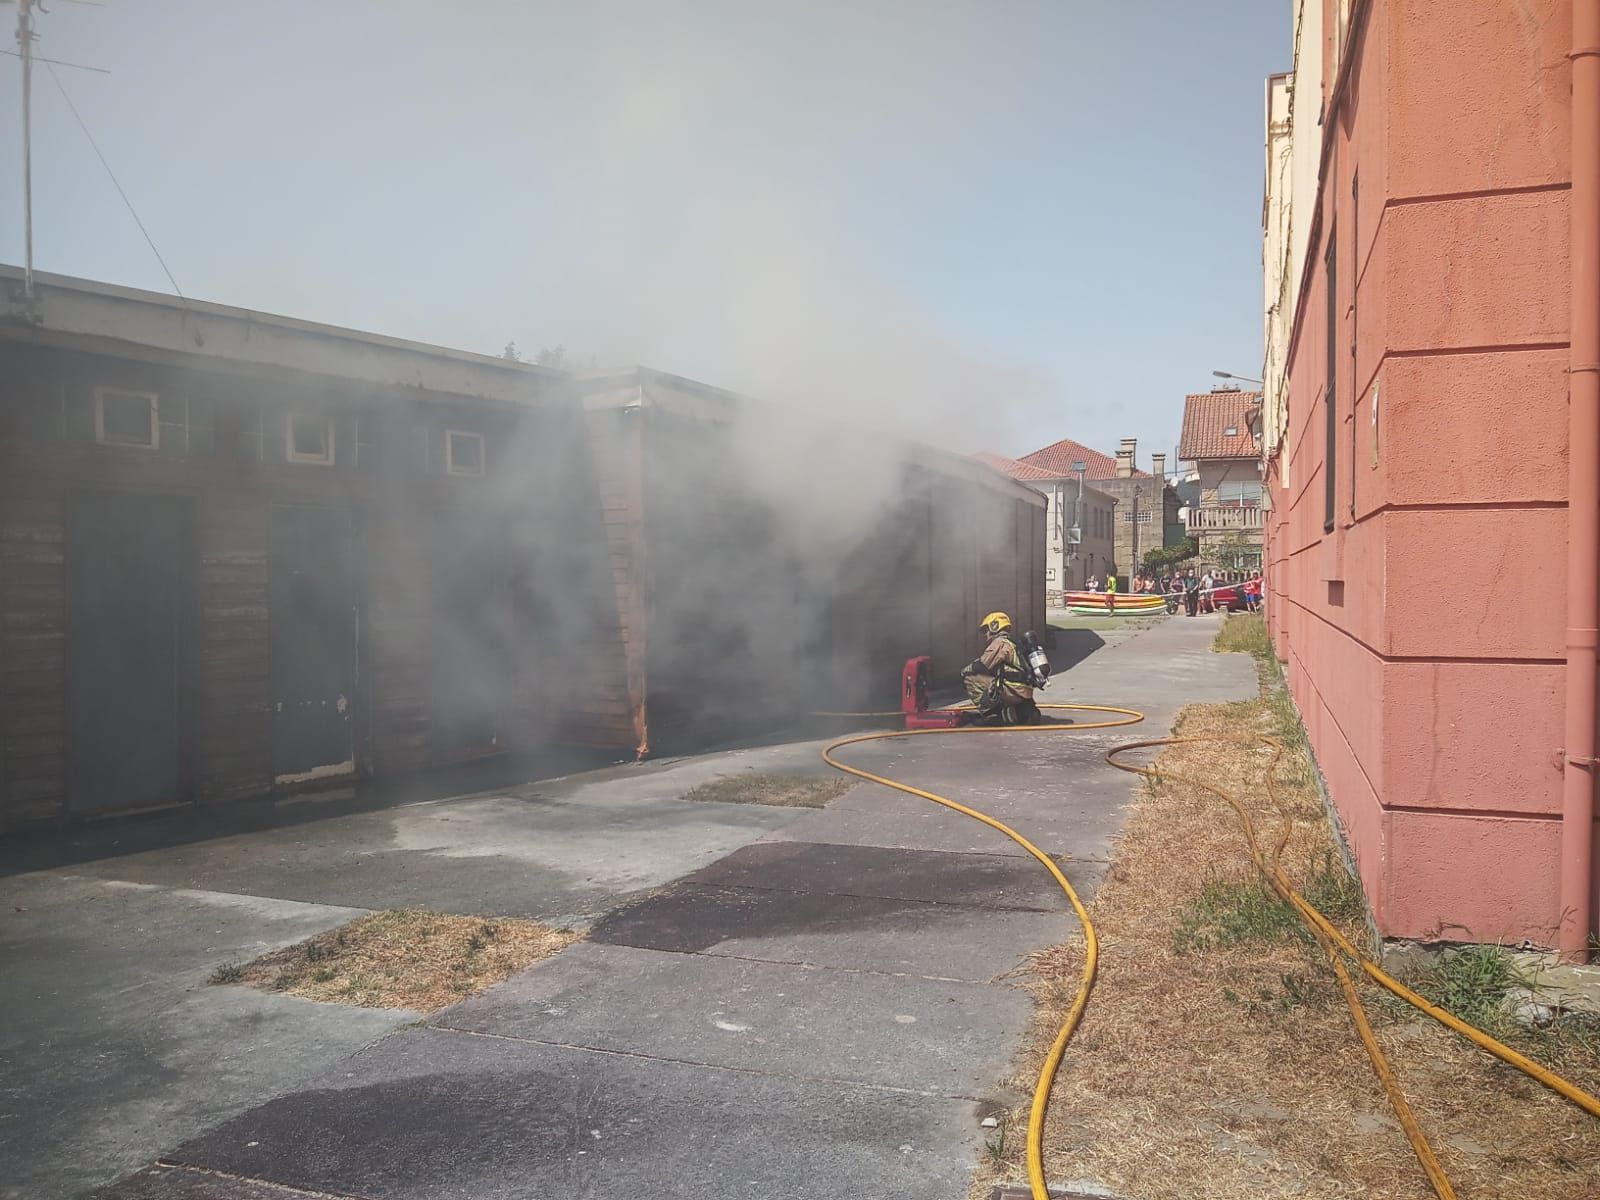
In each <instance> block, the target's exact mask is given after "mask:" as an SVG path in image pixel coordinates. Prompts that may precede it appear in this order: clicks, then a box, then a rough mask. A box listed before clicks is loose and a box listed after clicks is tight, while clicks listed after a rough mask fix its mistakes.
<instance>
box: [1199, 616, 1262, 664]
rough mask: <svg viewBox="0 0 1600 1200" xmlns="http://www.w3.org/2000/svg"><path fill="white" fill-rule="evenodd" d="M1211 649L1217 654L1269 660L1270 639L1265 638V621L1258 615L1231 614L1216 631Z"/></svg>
mask: <svg viewBox="0 0 1600 1200" xmlns="http://www.w3.org/2000/svg"><path fill="white" fill-rule="evenodd" d="M1211 648H1212V649H1213V650H1215V651H1217V652H1218V653H1219V654H1252V655H1254V656H1255V657H1256V658H1262V659H1265V658H1271V657H1273V654H1272V639H1271V638H1270V637H1268V636H1267V620H1266V618H1265V617H1263V616H1262V615H1261V614H1260V613H1233V614H1231V615H1230V616H1229V617H1228V619H1227V620H1226V621H1224V622H1223V623H1222V628H1221V629H1219V630H1217V636H1216V640H1215V641H1213V642H1212V643H1211Z"/></svg>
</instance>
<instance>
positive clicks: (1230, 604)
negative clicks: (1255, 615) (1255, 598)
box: [1211, 583, 1250, 612]
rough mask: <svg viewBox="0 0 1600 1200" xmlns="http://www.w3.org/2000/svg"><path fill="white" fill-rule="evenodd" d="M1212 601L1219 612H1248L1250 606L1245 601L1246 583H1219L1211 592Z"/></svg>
mask: <svg viewBox="0 0 1600 1200" xmlns="http://www.w3.org/2000/svg"><path fill="white" fill-rule="evenodd" d="M1211 603H1212V604H1213V605H1215V606H1216V610H1217V611H1218V612H1248V611H1249V609H1250V606H1249V605H1248V604H1246V603H1245V601H1244V584H1242V583H1219V584H1217V585H1216V588H1215V590H1214V591H1213V592H1212V593H1211Z"/></svg>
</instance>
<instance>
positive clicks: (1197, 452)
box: [1178, 388, 1262, 571]
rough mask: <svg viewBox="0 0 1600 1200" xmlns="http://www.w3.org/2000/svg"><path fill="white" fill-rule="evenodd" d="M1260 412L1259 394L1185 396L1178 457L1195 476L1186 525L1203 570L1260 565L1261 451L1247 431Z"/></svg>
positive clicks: (1228, 392)
mask: <svg viewBox="0 0 1600 1200" xmlns="http://www.w3.org/2000/svg"><path fill="white" fill-rule="evenodd" d="M1260 408H1261V393H1260V392H1242V391H1238V390H1237V389H1233V388H1225V389H1219V390H1217V391H1213V392H1204V393H1201V394H1200V395H1196V396H1186V397H1184V401H1183V434H1182V437H1181V438H1180V439H1179V442H1178V457H1179V459H1181V460H1184V461H1187V462H1192V463H1194V465H1195V471H1196V474H1197V475H1198V476H1199V479H1198V483H1199V502H1198V503H1197V504H1191V505H1189V506H1188V510H1187V519H1186V520H1185V525H1186V527H1187V531H1188V534H1189V536H1190V537H1192V538H1194V540H1195V542H1196V544H1197V545H1198V546H1199V550H1200V561H1201V563H1202V565H1204V566H1209V567H1223V568H1227V569H1231V570H1250V571H1254V570H1259V569H1260V567H1261V541H1262V516H1261V494H1262V485H1261V447H1260V443H1259V442H1257V441H1256V439H1255V436H1254V435H1253V434H1252V433H1251V423H1252V422H1253V421H1254V420H1255V419H1256V417H1257V415H1258V413H1259V412H1260Z"/></svg>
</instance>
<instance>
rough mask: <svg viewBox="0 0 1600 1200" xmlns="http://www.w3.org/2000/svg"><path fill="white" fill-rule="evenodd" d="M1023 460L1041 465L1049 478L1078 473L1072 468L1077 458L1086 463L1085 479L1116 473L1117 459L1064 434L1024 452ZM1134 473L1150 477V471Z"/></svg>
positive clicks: (1038, 466)
mask: <svg viewBox="0 0 1600 1200" xmlns="http://www.w3.org/2000/svg"><path fill="white" fill-rule="evenodd" d="M1021 461H1022V462H1023V463H1024V464H1025V465H1026V466H1030V467H1037V468H1039V469H1042V470H1043V471H1045V472H1046V475H1047V477H1048V478H1050V479H1071V478H1075V477H1076V476H1077V474H1078V473H1077V472H1076V471H1074V470H1073V469H1072V464H1073V463H1075V462H1081V463H1082V464H1083V465H1084V468H1085V470H1084V472H1083V477H1084V478H1085V479H1115V478H1116V477H1117V460H1116V458H1115V457H1114V456H1113V455H1110V454H1101V453H1100V451H1098V450H1091V449H1089V447H1087V446H1085V445H1084V444H1083V443H1082V442H1075V441H1073V440H1072V439H1071V438H1062V439H1061V440H1060V441H1059V442H1051V443H1050V445H1048V446H1046V447H1045V448H1044V449H1042V450H1035V451H1034V452H1033V453H1032V454H1024V455H1023V456H1022V459H1021ZM1134 474H1135V475H1137V476H1138V477H1140V478H1141V479H1148V478H1149V473H1148V472H1146V471H1135V472H1134Z"/></svg>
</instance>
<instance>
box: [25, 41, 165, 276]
mask: <svg viewBox="0 0 1600 1200" xmlns="http://www.w3.org/2000/svg"><path fill="white" fill-rule="evenodd" d="M40 61H41V62H43V63H44V64H45V70H47V71H49V72H50V78H51V79H53V80H55V84H56V90H57V91H59V92H60V93H61V98H62V99H63V100H65V101H66V102H67V107H68V108H69V109H71V110H72V116H73V118H74V119H75V120H76V121H77V122H78V128H79V129H81V130H83V136H84V137H86V138H88V139H89V146H90V147H91V148H92V149H93V150H94V154H95V157H96V158H98V159H99V160H100V165H101V166H102V167H104V168H105V169H106V174H107V175H108V176H110V177H111V185H112V186H113V187H115V188H116V189H117V195H119V196H121V197H122V202H123V203H124V204H126V205H127V206H128V214H129V215H130V216H131V217H132V218H133V223H134V224H135V225H137V226H138V227H139V232H140V233H142V234H144V240H145V244H146V245H148V246H149V247H150V253H152V254H154V255H155V256H156V261H157V262H158V263H160V264H161V269H162V270H163V271H165V272H166V275H167V282H168V283H170V284H171V285H172V290H173V291H174V292H176V293H177V294H178V299H179V300H182V301H184V302H185V303H186V304H187V303H188V299H189V298H188V297H187V296H185V295H184V294H183V289H182V288H180V287H179V286H178V281H177V280H176V279H174V278H173V277H172V268H170V267H169V266H167V260H166V259H164V258H162V257H161V251H160V250H158V249H156V243H155V239H154V238H152V237H151V236H150V231H149V230H148V229H146V228H145V227H144V222H143V221H141V220H140V219H139V213H138V210H136V209H135V208H134V207H133V201H132V200H130V199H128V193H127V192H125V191H123V189H122V184H121V183H119V182H118V181H117V173H116V172H115V171H113V170H112V169H111V164H110V163H108V162H107V161H106V156H105V155H104V154H102V153H101V152H100V145H99V143H98V142H96V141H95V140H94V134H92V133H90V132H89V126H88V125H86V124H85V123H84V120H83V116H82V114H81V113H79V112H78V106H77V105H76V104H74V103H73V102H72V97H71V96H69V95H67V89H66V86H65V85H64V84H63V83H62V82H61V76H59V75H57V74H56V69H55V67H54V66H53V65H52V64H51V63H50V61H49V60H48V59H41V60H40Z"/></svg>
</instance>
